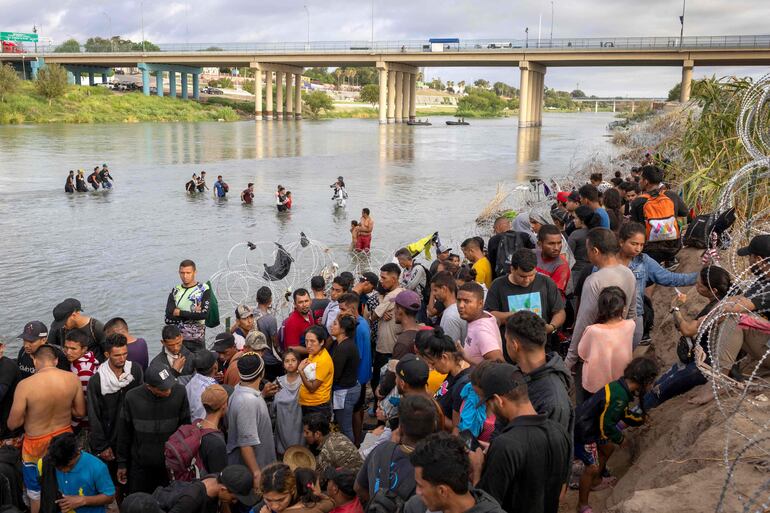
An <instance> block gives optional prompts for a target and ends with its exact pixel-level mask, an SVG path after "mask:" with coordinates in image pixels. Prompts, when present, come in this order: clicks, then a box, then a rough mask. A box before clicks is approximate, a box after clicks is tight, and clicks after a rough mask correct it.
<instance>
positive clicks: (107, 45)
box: [83, 37, 113, 53]
mask: <svg viewBox="0 0 770 513" xmlns="http://www.w3.org/2000/svg"><path fill="white" fill-rule="evenodd" d="M83 46H84V48H85V50H86V52H102V53H104V52H111V51H113V50H112V48H113V41H112V40H110V39H104V38H103V37H89V38H88V39H87V40H86V44H85V45H83Z"/></svg>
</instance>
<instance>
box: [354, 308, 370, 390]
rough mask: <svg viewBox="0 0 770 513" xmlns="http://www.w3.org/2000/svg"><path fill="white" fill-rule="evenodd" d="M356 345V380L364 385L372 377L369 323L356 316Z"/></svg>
mask: <svg viewBox="0 0 770 513" xmlns="http://www.w3.org/2000/svg"><path fill="white" fill-rule="evenodd" d="M356 346H357V347H358V357H359V360H358V382H359V383H360V384H361V385H366V384H367V383H369V381H370V380H371V379H372V338H371V331H370V330H369V323H368V322H367V321H366V319H364V318H363V317H361V316H360V315H359V316H358V325H357V326H356Z"/></svg>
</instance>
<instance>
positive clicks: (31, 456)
mask: <svg viewBox="0 0 770 513" xmlns="http://www.w3.org/2000/svg"><path fill="white" fill-rule="evenodd" d="M57 354H58V353H57V352H56V351H55V349H54V348H53V347H52V346H50V345H47V344H45V345H43V346H41V347H40V348H38V350H37V351H35V354H34V355H33V359H34V362H35V374H33V375H32V376H30V377H28V378H27V379H25V380H22V381H21V382H19V384H18V386H17V387H16V392H15V394H14V396H13V406H12V407H11V413H10V414H9V415H8V428H9V429H16V428H19V427H21V426H24V433H25V434H24V443H23V445H22V449H21V458H22V461H23V465H24V470H23V473H24V485H25V486H26V488H27V496H28V497H29V499H30V509H31V510H32V513H38V511H40V482H39V479H38V470H37V463H38V460H40V459H41V458H42V457H43V456H44V455H45V453H46V451H47V450H48V444H49V443H50V442H51V440H52V439H53V438H54V437H55V436H57V435H60V434H62V433H65V432H71V431H72V426H71V423H72V418H73V417H85V415H86V401H85V398H84V396H83V389H82V387H81V386H80V381H79V380H78V377H77V376H76V375H75V374H73V373H72V372H69V371H63V370H61V369H57V368H56V365H57V363H58V356H57Z"/></svg>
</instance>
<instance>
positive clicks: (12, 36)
mask: <svg viewBox="0 0 770 513" xmlns="http://www.w3.org/2000/svg"><path fill="white" fill-rule="evenodd" d="M0 41H16V42H17V43H37V34H30V33H28V32H0Z"/></svg>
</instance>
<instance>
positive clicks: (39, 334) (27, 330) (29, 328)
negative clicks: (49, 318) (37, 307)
mask: <svg viewBox="0 0 770 513" xmlns="http://www.w3.org/2000/svg"><path fill="white" fill-rule="evenodd" d="M47 336H48V328H46V327H45V324H43V323H42V322H40V321H32V322H28V323H27V324H25V325H24V330H23V331H22V332H21V335H19V336H18V337H16V338H20V339H22V340H24V341H26V342H34V341H35V340H38V339H41V338H43V337H47Z"/></svg>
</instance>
